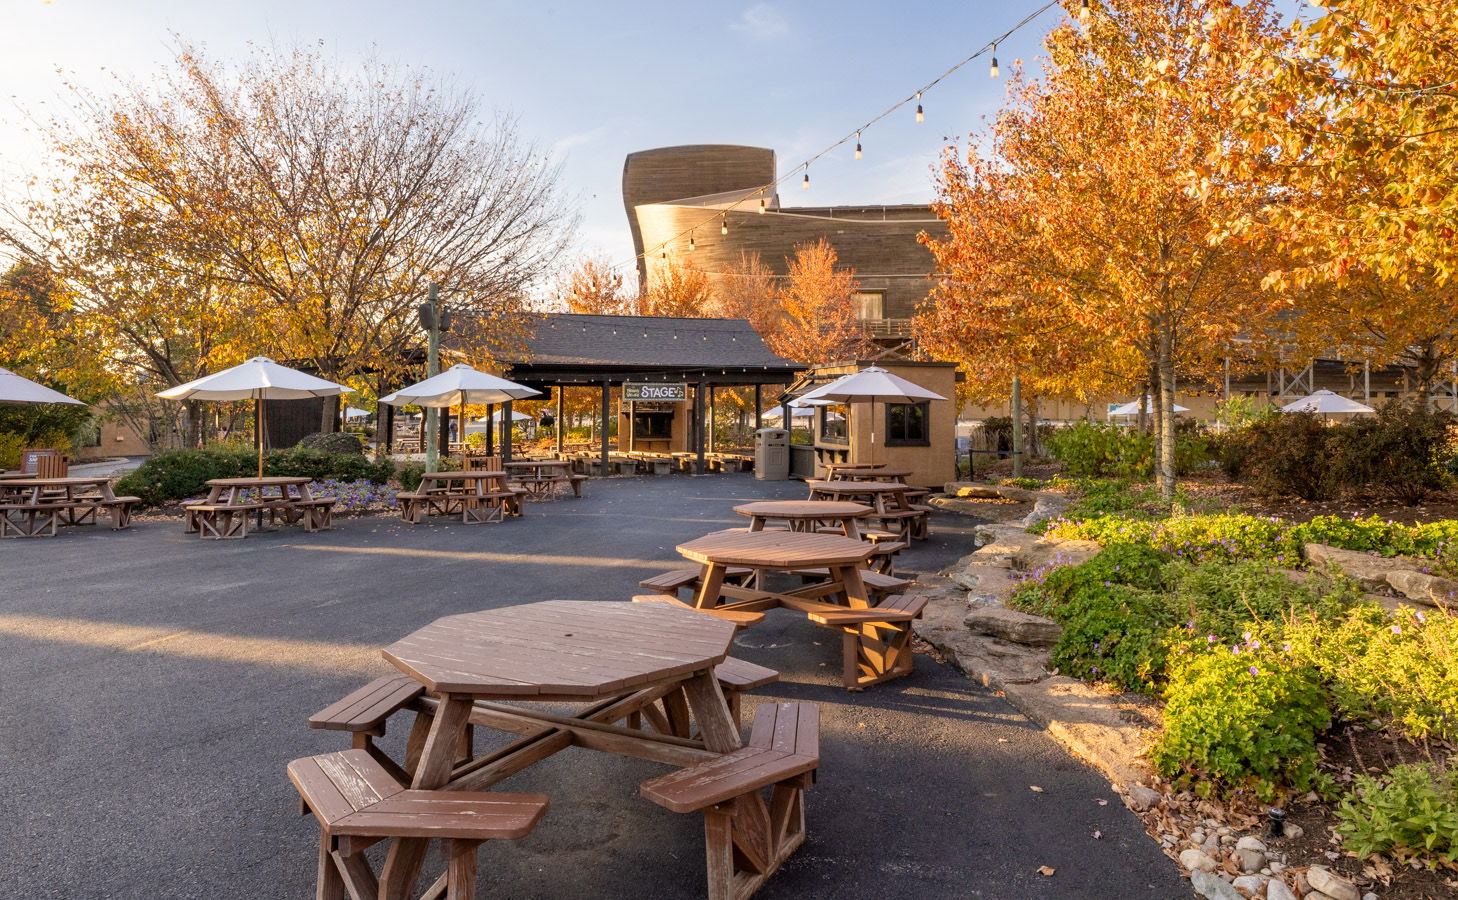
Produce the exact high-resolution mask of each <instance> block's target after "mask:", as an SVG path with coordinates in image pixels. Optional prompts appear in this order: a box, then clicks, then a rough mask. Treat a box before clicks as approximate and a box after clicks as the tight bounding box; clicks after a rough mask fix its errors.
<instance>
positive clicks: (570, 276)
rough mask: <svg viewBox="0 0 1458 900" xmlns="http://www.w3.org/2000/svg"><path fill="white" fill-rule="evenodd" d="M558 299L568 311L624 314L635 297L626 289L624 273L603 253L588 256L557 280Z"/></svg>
mask: <svg viewBox="0 0 1458 900" xmlns="http://www.w3.org/2000/svg"><path fill="white" fill-rule="evenodd" d="M555 299H556V301H557V303H558V304H560V305H561V306H565V307H567V311H568V312H574V313H594V314H597V315H620V314H624V313H628V312H629V311H630V308H631V307H632V305H633V301H634V298H633V297H631V296H630V295H628V294H627V293H625V292H624V290H623V273H621V272H619V271H617V270H616V269H614V268H613V267H612V264H611V263H609V262H608V261H607V260H606V259H604V258H602V257H588V258H586V259H583V260H580V261H579V262H578V263H577V266H576V267H575V268H573V269H572V270H571V271H569V272H567V273H566V274H564V275H563V276H562V277H561V278H560V279H559V280H558V282H557V290H556V298H555Z"/></svg>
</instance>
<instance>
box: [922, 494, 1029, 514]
mask: <svg viewBox="0 0 1458 900" xmlns="http://www.w3.org/2000/svg"><path fill="white" fill-rule="evenodd" d="M926 502H927V505H929V506H935V507H936V508H937V509H944V510H946V511H947V512H954V513H959V514H961V515H964V516H980V517H985V516H986V515H987V504H986V503H985V502H983V501H981V500H974V499H972V498H970V497H928V498H927V501H926ZM1014 511H1016V509H1014Z"/></svg>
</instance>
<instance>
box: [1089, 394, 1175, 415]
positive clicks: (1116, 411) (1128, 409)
mask: <svg viewBox="0 0 1458 900" xmlns="http://www.w3.org/2000/svg"><path fill="white" fill-rule="evenodd" d="M1141 399H1143V401H1144V411H1145V412H1153V411H1154V410H1153V408H1152V407H1151V406H1150V404H1149V395H1148V394H1145V395H1144V396H1143V398H1141ZM1174 411H1175V412H1177V413H1182V412H1189V411H1190V408H1189V407H1188V406H1180V405H1179V404H1178V403H1176V404H1175V405H1174ZM1109 415H1111V416H1137V415H1139V401H1138V400H1130V401H1129V402H1128V403H1125V404H1124V405H1123V406H1116V407H1114V408H1113V409H1111V410H1109Z"/></svg>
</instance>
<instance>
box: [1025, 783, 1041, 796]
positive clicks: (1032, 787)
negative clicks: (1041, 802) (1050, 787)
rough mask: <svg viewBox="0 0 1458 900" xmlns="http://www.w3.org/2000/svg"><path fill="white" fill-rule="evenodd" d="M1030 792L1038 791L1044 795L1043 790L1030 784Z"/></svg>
mask: <svg viewBox="0 0 1458 900" xmlns="http://www.w3.org/2000/svg"><path fill="white" fill-rule="evenodd" d="M1028 790H1030V791H1037V792H1038V793H1040V794H1041V793H1043V789H1042V788H1040V787H1038V786H1037V785H1036V784H1030V785H1028Z"/></svg>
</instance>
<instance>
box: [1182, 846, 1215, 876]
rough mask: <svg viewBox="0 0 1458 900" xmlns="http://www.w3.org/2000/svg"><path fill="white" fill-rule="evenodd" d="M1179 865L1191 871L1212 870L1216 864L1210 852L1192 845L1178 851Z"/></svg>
mask: <svg viewBox="0 0 1458 900" xmlns="http://www.w3.org/2000/svg"><path fill="white" fill-rule="evenodd" d="M1180 865H1182V866H1184V867H1185V868H1186V869H1189V870H1190V871H1191V872H1213V871H1215V869H1216V866H1217V864H1216V862H1215V860H1214V859H1213V858H1211V856H1210V854H1208V853H1206V852H1205V851H1203V850H1196V849H1195V848H1193V847H1191V848H1189V849H1188V850H1181V851H1180Z"/></svg>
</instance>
